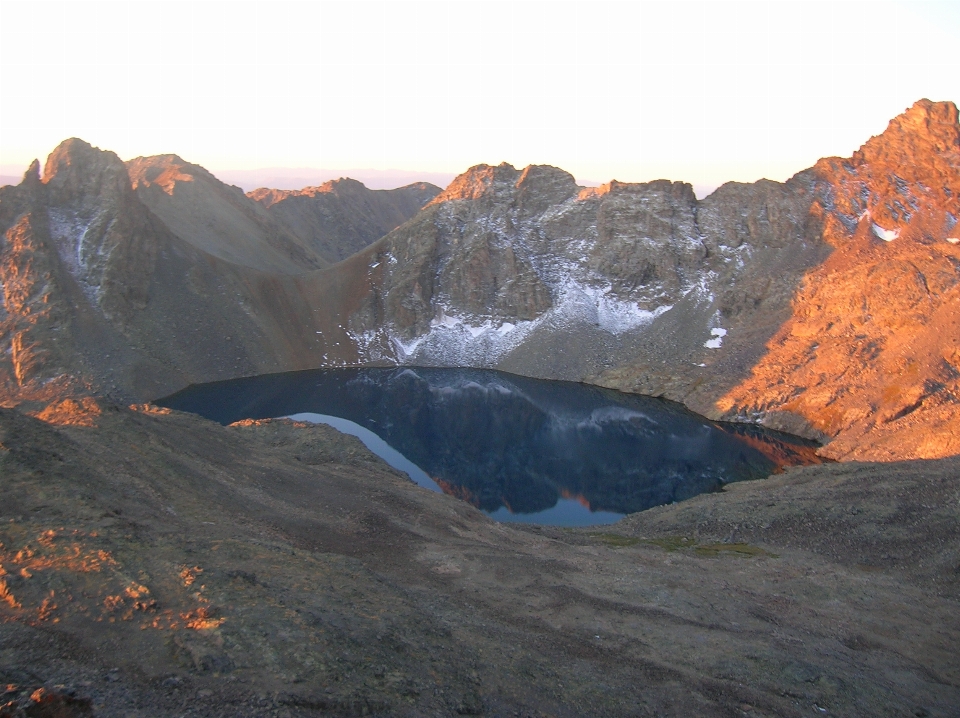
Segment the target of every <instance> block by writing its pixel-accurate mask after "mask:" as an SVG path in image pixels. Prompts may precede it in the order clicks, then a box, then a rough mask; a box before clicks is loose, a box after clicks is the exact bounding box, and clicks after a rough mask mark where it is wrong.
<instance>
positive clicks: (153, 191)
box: [126, 155, 329, 274]
mask: <svg viewBox="0 0 960 718" xmlns="http://www.w3.org/2000/svg"><path fill="white" fill-rule="evenodd" d="M126 166H127V172H128V173H129V175H130V181H131V183H132V186H133V189H134V190H135V191H136V193H137V197H138V199H140V201H141V202H142V203H143V204H144V205H146V206H147V207H148V208H149V209H150V211H151V212H153V213H154V214H155V215H156V216H157V217H159V218H160V219H161V220H162V221H163V223H164V224H165V225H166V226H167V227H168V228H169V229H170V230H171V231H172V232H173V233H174V234H176V235H177V236H178V237H179V238H180V239H182V240H184V241H185V242H187V243H188V244H191V245H192V246H194V247H196V248H197V249H199V250H201V251H203V252H206V253H208V254H211V255H213V256H215V257H217V258H219V259H223V260H226V261H228V262H231V263H233V264H238V265H240V266H244V267H256V268H259V269H263V270H266V271H270V272H275V273H278V274H302V273H304V272H309V271H311V270H314V269H319V268H320V267H325V266H327V264H328V263H329V262H328V261H327V260H326V259H324V258H323V257H322V256H321V255H320V254H319V253H317V252H316V250H315V249H313V248H312V247H311V246H309V244H308V243H305V242H303V241H302V240H301V239H300V238H299V237H298V236H296V235H295V234H293V233H291V232H290V231H289V230H287V228H286V227H284V226H283V225H282V224H280V223H279V222H278V221H277V220H276V218H274V217H273V216H271V215H270V213H268V212H266V211H264V208H263V207H262V206H261V205H260V204H258V203H257V202H254V201H252V200H250V199H249V198H248V197H246V196H245V195H244V194H243V192H242V191H241V190H240V189H239V188H237V187H231V186H229V185H225V184H224V183H223V182H221V181H220V180H218V179H217V178H216V177H214V176H213V175H212V174H210V173H209V172H207V171H206V170H205V169H203V168H202V167H200V166H198V165H194V164H190V163H189V162H184V161H183V160H182V159H180V158H179V157H177V156H176V155H159V156H156V157H137V158H136V159H133V160H130V161H129V162H127V163H126Z"/></svg>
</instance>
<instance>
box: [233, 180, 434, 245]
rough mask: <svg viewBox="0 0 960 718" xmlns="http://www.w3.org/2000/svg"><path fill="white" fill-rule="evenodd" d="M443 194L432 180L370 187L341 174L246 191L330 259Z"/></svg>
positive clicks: (371, 238)
mask: <svg viewBox="0 0 960 718" xmlns="http://www.w3.org/2000/svg"><path fill="white" fill-rule="evenodd" d="M439 193H440V188H439V187H437V186H436V185H432V184H430V183H429V182H415V183H413V184H409V185H406V186H404V187H398V188H397V189H391V190H370V189H367V188H366V187H364V186H363V184H361V183H360V182H357V181H356V180H354V179H349V178H340V179H338V180H330V181H329V182H324V183H323V184H322V185H320V186H319V187H304V188H303V189H301V190H279V189H269V188H263V187H262V188H260V189H255V190H253V191H252V192H248V193H247V197H249V198H251V199H254V200H256V201H257V202H259V203H260V204H261V205H263V206H264V207H266V208H267V210H268V212H269V213H270V214H272V215H273V216H275V217H277V218H278V219H279V220H280V221H281V222H283V223H284V225H286V226H287V227H289V228H290V229H291V230H292V231H293V232H294V233H295V234H296V235H297V236H298V237H299V238H300V240H301V241H302V242H303V243H304V244H306V245H308V246H310V247H311V248H313V249H314V250H315V251H317V252H318V253H319V254H321V255H322V256H323V257H324V258H325V259H326V260H327V261H329V262H331V263H336V262H339V261H341V260H343V259H346V258H347V257H349V256H350V255H351V254H355V253H356V252H359V251H360V250H361V249H363V248H364V247H366V246H367V245H369V244H371V243H372V242H375V241H376V240H378V239H380V238H381V237H382V236H384V235H385V234H387V233H388V232H389V231H391V230H393V229H396V228H397V227H399V226H400V225H401V224H403V223H404V222H406V221H407V220H408V219H410V218H411V217H413V216H414V215H415V214H416V213H417V212H418V211H419V210H420V209H421V208H422V207H423V206H424V205H425V204H427V203H428V202H429V201H430V200H432V199H433V198H434V197H436V196H437V195H438V194H439Z"/></svg>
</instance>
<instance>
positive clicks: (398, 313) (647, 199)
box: [0, 100, 960, 460]
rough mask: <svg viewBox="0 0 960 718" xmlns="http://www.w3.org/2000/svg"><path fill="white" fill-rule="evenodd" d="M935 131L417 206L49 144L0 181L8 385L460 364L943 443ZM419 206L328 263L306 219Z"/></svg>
mask: <svg viewBox="0 0 960 718" xmlns="http://www.w3.org/2000/svg"><path fill="white" fill-rule="evenodd" d="M958 137H960V130H958V124H957V109H956V106H955V105H953V104H952V103H949V102H945V103H933V102H929V101H927V100H922V101H920V102H918V103H916V104H915V105H914V106H913V107H912V108H910V109H909V110H907V111H906V112H905V113H904V114H903V115H901V116H900V117H898V118H895V119H894V120H893V121H892V122H891V123H890V126H889V127H888V128H887V130H886V131H885V132H884V133H882V134H881V135H879V136H877V137H875V138H872V139H871V140H869V141H868V142H867V143H866V144H865V145H864V146H863V148H861V149H860V150H859V151H858V152H856V153H855V154H854V155H853V156H852V157H851V158H848V159H837V158H829V159H825V160H821V161H820V162H818V163H817V164H816V165H815V166H814V167H812V168H810V169H808V170H804V171H803V172H800V173H799V174H797V175H796V176H795V177H793V178H791V179H790V180H788V181H787V182H785V183H777V182H771V181H767V180H761V181H759V182H757V183H754V184H738V183H730V184H727V185H724V186H722V187H720V188H719V189H717V190H716V191H715V192H713V193H712V194H711V195H709V196H708V197H706V198H705V199H703V200H697V198H696V196H695V195H694V192H693V190H692V188H691V187H690V185H688V184H684V183H679V182H668V181H665V180H661V181H656V182H649V183H643V184H627V183H620V182H615V181H614V182H610V183H608V184H606V185H603V186H601V187H596V188H583V187H579V186H578V185H577V184H576V182H575V181H574V179H573V177H572V176H571V175H570V174H568V173H566V172H564V171H563V170H560V169H557V168H554V167H547V166H531V167H527V168H525V169H523V170H518V169H515V168H513V167H511V166H510V165H506V164H504V165H500V166H497V167H492V166H486V165H481V166H477V167H474V168H471V169H470V170H468V171H467V172H466V173H464V174H463V175H461V176H460V177H458V178H456V179H455V180H454V181H453V182H452V183H451V184H450V185H449V186H448V187H447V189H446V190H444V191H443V192H441V193H439V194H436V195H435V196H434V197H433V198H432V199H430V200H429V201H427V199H428V197H429V195H430V193H431V192H434V191H435V188H431V187H429V186H419V187H407V188H401V190H395V191H394V193H397V194H391V193H383V194H378V193H377V192H373V191H370V190H365V188H363V187H362V185H359V183H352V182H348V181H343V182H336V183H331V184H330V185H329V186H327V187H321V188H316V189H308V190H303V191H299V192H281V191H270V190H261V191H258V192H255V193H252V194H253V197H252V198H251V197H245V196H244V195H243V194H242V193H241V192H240V191H239V190H238V189H236V188H232V189H231V188H229V187H227V186H226V185H223V184H222V183H219V181H218V180H216V179H215V178H213V176H212V175H210V174H209V173H207V172H206V171H205V170H202V168H199V167H196V166H194V165H189V164H188V163H185V162H183V161H182V160H179V159H178V158H176V157H174V156H166V157H160V158H148V159H140V160H134V161H132V162H131V163H129V164H128V165H127V166H124V165H123V163H121V162H120V161H119V160H118V159H117V158H116V157H115V155H113V154H112V153H109V152H102V151H100V150H96V149H94V148H91V147H90V146H89V145H86V144H85V143H82V142H80V141H79V140H70V141H68V142H66V143H64V144H63V145H61V147H60V148H58V149H57V150H56V151H55V152H54V154H53V155H51V159H50V160H48V163H47V167H46V169H45V172H44V176H43V179H42V180H41V179H40V178H39V176H37V170H36V168H33V169H32V170H31V172H28V174H27V177H26V178H25V180H24V182H22V183H21V184H20V185H19V186H16V187H4V188H3V189H0V229H2V231H3V232H4V244H3V246H2V248H0V281H2V282H3V284H4V293H5V298H4V312H5V314H4V315H3V319H2V321H3V324H2V327H3V329H2V332H0V341H2V342H3V345H4V347H5V353H4V354H2V355H0V356H2V358H0V372H3V373H4V376H5V378H4V380H3V381H4V386H5V389H4V392H5V396H6V399H5V401H6V402H7V403H16V402H18V401H23V400H25V398H27V397H28V396H32V397H34V398H35V399H34V400H35V401H38V402H39V401H41V399H42V396H44V391H47V393H49V391H51V390H48V389H44V387H49V386H54V385H56V382H67V381H68V380H67V379H66V378H65V377H66V376H71V377H73V378H74V379H73V383H74V384H75V385H76V386H78V387H83V386H88V387H93V388H95V389H97V390H98V391H100V390H106V389H109V391H112V392H114V394H115V395H116V396H117V397H121V398H124V399H137V400H143V399H152V398H155V397H157V396H159V395H161V394H162V393H165V392H171V391H173V390H175V389H177V388H180V387H181V386H183V385H184V384H186V383H189V382H199V381H210V380H214V379H221V378H227V377H230V376H238V375H244V374H255V373H264V372H268V371H282V370H289V369H299V368H308V367H317V366H342V365H344V364H356V363H360V364H398V363H399V364H404V363H405V364H419V365H434V366H473V367H489V368H498V369H503V370H507V371H511V372H514V373H519V374H525V375H529V376H534V377H541V378H563V379H573V380H587V381H591V382H594V383H599V384H602V385H605V386H609V387H613V388H618V389H623V390H626V391H632V392H637V393H645V394H654V395H662V396H666V397H668V398H671V399H675V400H679V401H682V402H683V403H685V404H687V405H688V406H690V407H691V408H693V409H694V410H696V411H698V412H700V413H702V414H705V415H707V416H710V417H713V418H728V419H734V420H739V421H755V422H761V423H764V424H766V425H769V426H772V427H775V428H780V429H784V430H788V431H791V432H793V433H798V434H803V435H806V436H809V437H817V438H820V439H821V440H830V444H829V445H828V446H827V447H825V449H824V450H823V452H824V453H825V454H827V455H829V456H832V457H834V458H873V459H879V460H890V459H896V458H908V457H932V456H945V455H950V454H953V453H957V451H960V446H958V444H957V443H956V442H957V440H956V439H955V438H954V437H955V436H957V435H960V431H957V427H956V424H955V422H956V421H957V418H956V417H957V411H956V409H955V407H956V406H957V397H958V394H957V391H958V386H957V377H958V376H960V373H958V372H960V364H958V359H957V357H958V354H957V351H958V349H957V345H956V337H957V336H958V332H957V331H956V329H957V322H958V321H960V318H958V311H960V310H958V306H960V305H958V303H957V295H956V292H957V291H958V290H957V289H956V284H957V280H958V276H960V245H958V243H957V241H956V240H957V232H958V230H957V229H956V223H957V217H958V215H960V210H958V206H957V196H958V192H960V154H958V153H960V139H958ZM401 198H402V199H401ZM425 201H426V205H425V206H424V207H423V208H422V209H420V211H419V212H416V214H415V215H414V216H413V217H412V218H410V219H409V221H406V222H405V223H403V224H402V225H401V226H399V227H396V228H395V229H393V230H392V231H390V232H389V233H388V234H386V236H384V237H383V238H382V239H379V240H378V241H376V242H374V243H372V244H369V245H368V246H366V247H365V248H363V249H361V250H360V251H358V252H356V253H355V254H352V255H351V256H349V257H347V258H345V259H343V260H342V261H340V262H338V263H337V264H335V265H332V266H324V263H325V262H326V261H327V260H328V259H336V258H338V257H339V256H342V255H334V254H331V252H332V251H333V249H332V248H333V247H334V245H336V241H332V240H331V241H328V240H329V238H330V237H334V236H336V237H339V238H342V240H343V242H344V245H343V246H342V247H341V250H342V251H343V252H344V253H345V252H346V251H349V249H348V245H349V243H350V242H353V241H354V240H355V239H356V240H357V243H359V242H360V241H365V240H363V237H372V236H373V235H374V234H376V233H377V232H379V231H380V230H385V229H387V228H388V227H390V226H391V225H393V224H394V223H395V222H397V221H398V220H400V219H401V215H402V214H403V213H404V212H413V211H415V210H416V205H417V204H419V203H420V202H425ZM352 208H357V209H352ZM361 214H363V215H364V216H362V217H361V216H360V215H361ZM325 232H329V234H324V233H325ZM358 238H359V239H358ZM337 241H339V240H337ZM349 246H355V245H349ZM313 267H316V268H313ZM50 382H54V384H51V383H50Z"/></svg>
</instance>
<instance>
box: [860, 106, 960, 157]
mask: <svg viewBox="0 0 960 718" xmlns="http://www.w3.org/2000/svg"><path fill="white" fill-rule="evenodd" d="M958 152H960V125H958V123H957V106H956V105H955V104H954V103H952V102H931V101H930V100H927V99H922V100H918V101H917V102H915V103H914V104H913V106H912V107H909V108H908V109H907V110H906V111H904V112H903V113H901V114H899V115H897V116H896V117H894V118H893V119H892V120H890V124H888V125H887V129H886V130H884V131H883V133H881V134H879V135H877V136H876V137H871V138H870V139H869V140H867V142H866V143H865V144H864V145H863V147H861V148H860V150H859V151H857V152H855V153H854V156H853V157H854V160H855V161H857V160H860V161H863V162H877V161H880V162H884V161H889V162H893V163H902V162H907V163H910V162H911V161H912V160H913V159H915V158H917V157H920V156H931V157H933V156H936V155H950V154H953V153H958ZM950 159H952V160H953V161H954V162H956V160H957V157H953V158H950Z"/></svg>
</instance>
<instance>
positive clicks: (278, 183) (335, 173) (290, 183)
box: [212, 167, 456, 192]
mask: <svg viewBox="0 0 960 718" xmlns="http://www.w3.org/2000/svg"><path fill="white" fill-rule="evenodd" d="M212 171H213V174H215V175H216V176H217V177H218V178H219V179H220V180H222V181H223V182H226V183H227V184H234V185H237V186H239V187H243V189H244V191H245V192H252V191H254V190H256V189H258V188H260V187H274V188H276V189H294V190H296V189H301V188H302V187H313V186H318V185H322V184H325V183H326V182H329V181H331V180H337V179H344V178H348V177H349V178H351V179H355V180H357V181H359V182H362V183H363V184H364V185H366V186H367V187H369V188H370V189H372V190H378V189H388V190H389V189H396V188H398V187H404V186H407V185H411V184H416V183H418V182H427V183H432V184H435V185H441V186H444V187H445V186H446V185H448V184H450V182H451V181H452V180H453V178H454V177H456V174H454V173H453V172H422V171H420V170H396V169H388V170H378V169H373V168H372V167H366V168H362V167H356V168H353V169H322V168H319V167H264V168H261V169H255V170H218V169H214V170H212Z"/></svg>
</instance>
